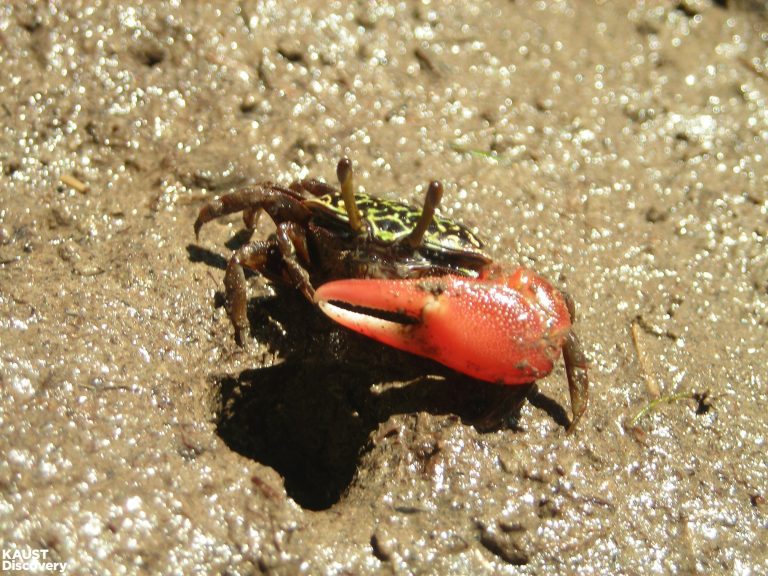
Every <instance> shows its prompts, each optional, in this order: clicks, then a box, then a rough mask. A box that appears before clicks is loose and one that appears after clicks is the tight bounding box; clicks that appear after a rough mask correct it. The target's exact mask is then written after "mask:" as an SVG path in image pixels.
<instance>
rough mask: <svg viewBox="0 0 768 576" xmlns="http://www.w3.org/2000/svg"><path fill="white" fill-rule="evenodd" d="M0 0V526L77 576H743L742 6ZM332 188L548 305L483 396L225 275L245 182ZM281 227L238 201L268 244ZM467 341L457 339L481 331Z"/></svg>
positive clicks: (751, 23) (758, 294) (745, 243)
mask: <svg viewBox="0 0 768 576" xmlns="http://www.w3.org/2000/svg"><path fill="white" fill-rule="evenodd" d="M179 4H180V3H179V2H150V1H148V2H143V3H142V2H137V3H127V2H98V1H97V2H68V1H67V2H65V1H63V0H62V1H60V2H51V3H50V4H49V3H43V2H38V3H34V2H11V3H8V2H5V3H3V4H2V6H0V69H1V70H2V73H1V74H0V106H1V107H2V108H1V109H0V117H2V139H1V140H0V168H1V169H2V171H1V172H0V185H1V187H0V199H1V200H2V206H0V338H2V351H1V355H0V362H1V363H2V364H1V366H0V378H1V379H2V380H1V382H2V384H1V388H0V391H1V392H0V394H1V398H2V400H1V403H0V434H1V435H0V454H2V458H1V459H0V543H1V545H2V549H3V551H11V552H13V551H22V552H28V551H30V550H38V549H43V550H47V551H48V559H50V560H52V561H61V562H66V563H67V571H68V572H69V573H73V574H83V573H91V574H102V573H134V574H142V573H153V574H154V573H187V574H188V573H191V572H193V571H194V570H197V571H198V573H229V574H249V573H253V572H264V573H276V574H296V573H307V574H349V573H358V574H368V573H395V574H415V573H426V574H448V573H452V574H499V573H502V574H544V573H548V574H576V573H578V574H612V573H622V574H651V573H653V574H658V573H670V574H744V575H746V574H766V573H768V551H767V550H766V547H767V546H768V544H767V543H768V518H767V514H768V504H766V498H768V457H767V456H766V446H765V444H766V438H767V436H768V425H767V420H766V410H768V370H766V368H765V367H766V365H768V352H767V351H766V347H765V342H766V336H767V335H768V249H767V247H766V235H767V234H768V196H767V195H766V188H767V185H768V169H767V166H768V163H767V162H766V154H767V153H768V151H767V150H766V142H767V141H768V108H767V102H768V101H767V100H766V99H767V98H768V32H767V31H768V25H766V19H765V17H764V12H763V11H762V9H761V3H760V2H740V3H739V2H730V1H729V2H722V1H721V2H712V1H707V0H699V1H695V0H690V1H679V2H674V1H666V2H665V1H649V2H637V3H636V4H635V3H631V2H618V1H617V2H592V1H584V2H582V1H581V0H579V1H578V2H577V1H575V0H574V1H570V2H562V1H560V2H558V1H554V0H542V1H535V2H534V1H528V0H517V1H514V2H505V1H501V0H494V1H488V2H464V1H457V2H432V3H430V2H429V1H423V2H402V3H395V2H392V3H390V2H385V1H382V2H358V3H355V4H354V5H351V7H348V6H347V4H345V3H330V4H328V3H326V2H320V1H318V2H293V3H289V2H271V1H264V2H235V1H229V2H218V3H216V7H211V6H204V5H203V3H197V2H187V3H184V5H183V6H180V5H179ZM344 155H347V156H349V157H350V158H352V159H353V161H354V163H355V169H356V173H357V182H358V184H359V185H360V186H361V187H362V188H364V189H365V190H366V191H367V192H370V193H374V194H378V195H381V196H383V197H385V198H388V199H402V200H405V201H409V202H413V203H420V201H421V199H422V197H423V194H424V191H425V187H426V183H427V182H428V181H429V180H430V179H432V178H439V179H441V180H442V181H443V182H444V184H445V189H446V192H445V198H444V201H443V212H444V213H445V214H447V215H450V216H453V217H455V218H457V219H460V220H461V221H463V222H464V223H466V224H467V225H469V226H472V227H473V228H475V229H476V231H477V232H478V233H479V234H480V235H482V236H483V237H484V238H485V239H486V241H487V250H488V252H489V253H490V254H491V255H492V256H493V257H494V258H495V259H496V260H497V261H498V262H501V263H503V264H504V265H506V266H508V267H510V268H512V267H514V266H516V265H517V264H519V263H522V264H524V265H526V266H529V267H531V268H534V269H535V270H537V271H538V272H539V273H541V274H542V275H544V276H545V277H547V278H550V279H551V280H552V281H553V282H555V283H556V284H558V285H559V286H562V287H564V288H566V289H567V290H568V292H569V293H570V294H571V295H572V296H573V297H574V299H575V300H576V302H577V303H578V322H577V324H576V328H577V330H578V333H579V335H580V337H581V340H582V341H583V343H584V345H585V348H586V351H587V353H588V354H589V356H590V358H591V359H592V365H591V380H592V388H591V399H590V408H589V412H588V414H587V416H586V418H585V419H584V420H583V421H582V423H581V426H580V427H579V429H578V431H577V432H576V433H575V434H574V435H570V436H569V435H566V432H565V428H566V426H567V424H568V413H569V404H568V395H567V388H566V385H565V373H564V369H563V367H562V364H560V365H558V366H557V367H556V369H555V370H554V372H553V373H552V374H551V375H550V376H549V377H547V378H545V379H542V380H540V381H539V382H538V387H537V388H535V389H532V390H530V393H529V396H528V399H527V400H526V401H525V402H524V403H523V404H522V407H521V408H520V409H519V410H516V411H515V410H513V411H512V412H511V413H510V415H509V418H507V419H506V420H505V422H504V425H503V426H501V427H496V428H491V429H490V430H488V429H486V427H484V426H482V425H480V423H482V422H484V415H487V414H488V413H489V412H491V411H493V408H494V407H495V406H497V405H499V404H500V403H502V402H506V401H508V400H509V397H508V396H509V390H508V389H504V388H501V387H494V386H492V385H488V384H482V383H478V382H474V381H471V380H469V379H468V378H463V377H461V376H458V375H456V374H453V373H451V372H450V371H448V370H446V369H443V368H442V367H440V366H439V365H437V364H433V363H431V362H428V361H426V360H421V359H418V358H415V357H412V356H409V355H406V354H401V353H399V352H396V351H394V350H389V349H383V348H382V347H381V346H379V345H377V344H375V343H372V342H370V341H368V340H365V339H363V338H362V337H359V336H357V335H353V334H350V333H348V332H346V331H345V330H344V329H342V328H340V327H338V326H335V325H333V324H332V323H331V322H330V321H328V320H326V319H325V317H324V316H322V315H321V314H320V313H319V312H318V311H317V310H315V309H314V308H313V307H312V306H310V305H309V304H308V303H307V302H306V301H305V300H303V299H302V298H301V296H299V295H297V294H296V293H294V292H292V291H290V290H285V289H279V288H278V289H275V288H274V287H272V286H271V285H270V284H269V283H268V282H266V281H264V280H263V279H261V278H259V277H257V276H255V275H252V276H251V277H250V278H249V280H248V282H249V289H250V296H251V300H250V304H249V317H250V320H251V322H252V324H253V328H252V336H253V338H254V340H255V342H256V343H255V344H254V345H253V346H252V347H251V349H250V350H249V351H248V352H243V351H241V350H240V349H239V348H238V347H237V346H236V345H235V344H234V342H233V337H232V328H231V325H230V323H229V321H228V319H227V316H226V311H225V309H224V307H223V306H222V303H223V286H222V279H223V275H224V267H225V265H226V261H227V258H228V257H229V254H230V252H231V250H232V249H233V248H235V247H237V246H238V245H239V244H240V243H242V241H243V236H242V234H240V235H238V231H239V230H240V229H241V225H242V223H241V220H240V219H238V218H237V217H228V218H225V219H223V220H222V221H217V222H215V223H211V224H209V225H208V226H206V227H205V228H204V229H203V231H202V234H201V237H200V240H199V241H196V240H195V236H194V233H193V229H192V225H193V222H194V220H195V217H196V215H197V212H198V210H199V209H200V207H201V206H202V205H203V203H205V202H206V201H207V200H209V199H211V198H213V197H214V196H216V195H217V194H221V193H224V192H227V191H229V190H230V189H233V188H237V187H239V186H243V185H245V184H247V183H249V182H256V181H261V180H264V179H271V180H274V181H276V182H279V183H283V184H287V183H289V182H290V181H292V180H293V179H297V178H304V177H307V176H315V177H320V178H324V179H326V180H328V181H331V182H333V180H334V178H335V164H336V162H337V160H338V159H339V158H340V157H342V156H344ZM271 230H272V228H271V227H270V223H269V222H268V218H262V219H261V221H260V223H259V228H258V230H257V237H265V236H267V235H268V234H269V233H270V232H271ZM481 328H482V327H481V326H478V330H480V329H481Z"/></svg>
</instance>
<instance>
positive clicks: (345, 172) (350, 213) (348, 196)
mask: <svg viewBox="0 0 768 576" xmlns="http://www.w3.org/2000/svg"><path fill="white" fill-rule="evenodd" d="M336 176H337V177H338V178H339V185H340V186H341V197H342V199H343V200H344V208H345V209H346V211H347V217H348V218H349V226H350V228H352V230H353V231H354V232H355V234H361V233H362V232H363V229H364V228H363V220H362V218H360V210H358V208H357V202H356V201H355V187H354V180H353V178H352V161H351V160H350V159H349V158H342V159H341V160H339V164H338V166H336Z"/></svg>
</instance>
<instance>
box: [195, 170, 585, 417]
mask: <svg viewBox="0 0 768 576" xmlns="http://www.w3.org/2000/svg"><path fill="white" fill-rule="evenodd" d="M336 175H337V178H338V181H339V189H337V188H335V187H333V186H331V185H329V184H326V183H324V182H322V181H319V180H315V179H308V180H301V181H297V182H294V183H293V184H291V185H290V186H288V187H284V186H280V185H277V184H273V183H271V182H263V183H260V184H256V185H253V186H251V187H248V188H245V189H242V190H239V191H236V192H232V193H229V194H225V195H223V196H220V197H218V198H216V199H214V200H213V201H212V202H210V203H208V204H206V205H204V206H203V207H202V208H201V210H200V212H199V214H198V217H197V220H196V221H195V225H194V229H195V236H196V237H198V238H199V234H200V229H201V228H202V227H203V226H204V225H205V224H206V223H207V222H209V221H211V220H214V219H216V218H220V217H222V216H225V215H227V214H233V213H237V212H241V213H242V215H243V221H244V223H245V227H246V228H247V229H248V231H249V233H251V234H252V232H253V230H254V228H255V226H256V222H257V219H258V217H259V214H260V213H261V212H262V211H263V212H266V213H267V214H268V215H269V217H270V218H271V219H272V220H273V222H274V224H275V226H276V231H275V233H274V234H272V235H270V236H269V237H268V238H267V239H265V240H253V241H249V242H247V243H246V244H244V245H243V246H242V247H240V248H239V249H237V250H236V251H235V252H234V253H233V254H232V256H231V257H230V259H229V262H228V264H227V269H226V273H225V276H224V286H225V293H226V308H227V313H228V315H229V318H230V320H231V322H232V325H233V327H234V332H235V341H236V342H237V344H238V345H240V346H246V345H247V343H248V337H249V323H248V318H247V314H246V312H247V290H246V287H247V284H246V278H245V272H244V270H245V269H246V268H248V269H250V270H253V271H255V272H258V273H260V274H262V275H264V276H265V277H266V278H267V279H269V280H271V281H273V282H277V283H281V284H284V285H287V286H290V287H293V288H295V289H296V290H299V291H300V292H301V293H302V294H303V295H304V296H305V297H306V298H307V300H309V301H310V302H312V303H314V304H317V305H318V306H319V308H320V309H321V310H322V311H323V312H324V313H325V314H326V315H327V316H329V317H330V318H331V319H333V320H334V321H336V322H338V323H339V324H341V325H343V326H346V327H347V328H350V329H352V330H354V331H357V332H359V333H361V334H364V335H366V336H368V337H371V338H373V339H375V340H378V341H379V342H382V343H384V344H386V345H389V346H392V347H395V348H398V349H401V350H405V351H407V352H411V353H414V354H418V355H421V356H425V357H428V358H431V359H433V360H436V361H437V362H440V363H442V364H444V365H445V366H447V367H449V368H451V369H453V370H456V371H458V372H461V373H463V374H466V375H468V376H470V377H473V378H476V379H479V380H484V381H487V382H492V383H496V384H506V385H518V384H529V383H533V382H534V381H536V380H538V379H540V378H543V377H544V376H546V375H548V374H549V373H550V372H551V371H552V369H553V366H554V364H555V362H556V361H557V360H558V358H559V356H560V353H561V350H562V355H563V358H564V363H565V371H566V376H567V379H568V388H569V393H570V399H571V412H572V418H571V423H570V425H569V427H568V430H569V432H571V431H573V430H574V429H575V428H576V424H577V423H578V421H579V420H580V419H581V417H582V416H583V415H584V413H585V412H586V409H587V399H588V388H589V380H588V376H587V367H588V361H587V359H586V356H585V354H584V352H583V351H582V347H581V345H580V343H579V340H578V338H577V337H576V334H575V333H574V331H573V328H572V325H573V322H574V321H575V308H574V305H573V302H572V301H571V299H570V298H569V297H568V296H566V295H564V294H563V293H562V292H560V291H559V290H557V289H555V288H554V287H553V286H552V285H551V284H550V283H548V282H547V281H546V280H544V279H543V278H541V277H540V276H537V275H536V274H535V273H534V272H532V271H530V270H528V269H525V268H517V269H515V270H513V271H512V272H510V273H507V272H505V271H504V270H503V269H502V267H501V266H500V265H498V264H496V263H495V262H493V260H492V259H491V258H490V257H489V256H488V255H487V254H486V253H485V252H484V251H483V243H482V241H481V240H480V239H479V238H478V237H477V236H476V235H475V234H474V233H473V232H472V231H471V230H470V229H469V228H467V227H466V226H464V225H462V224H460V223H458V222H455V221H453V220H450V219H448V218H445V217H443V216H441V215H440V214H439V212H438V211H437V207H438V205H439V203H440V200H441V198H442V195H443V187H442V185H441V183H440V182H438V181H432V182H431V183H430V184H429V185H428V187H427V192H426V197H425V200H424V204H423V206H422V207H421V209H417V208H414V207H411V206H408V205H406V204H402V203H399V202H392V201H387V200H383V199H380V198H377V197H375V196H371V195H368V194H363V193H360V192H356V191H355V186H354V183H353V170H352V162H351V161H350V160H349V159H348V158H342V159H341V160H340V161H339V163H338V166H337V169H336ZM316 287H317V288H316Z"/></svg>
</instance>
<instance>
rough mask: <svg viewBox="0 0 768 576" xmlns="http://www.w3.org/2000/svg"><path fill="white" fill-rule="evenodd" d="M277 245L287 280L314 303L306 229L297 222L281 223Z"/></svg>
mask: <svg viewBox="0 0 768 576" xmlns="http://www.w3.org/2000/svg"><path fill="white" fill-rule="evenodd" d="M277 245H278V246H279V247H280V255H281V256H282V258H283V261H284V263H285V267H284V273H285V275H286V276H287V278H286V280H288V283H289V284H291V285H292V286H293V287H294V288H296V289H297V290H301V293H302V294H304V296H305V297H306V299H307V300H309V301H310V302H312V301H313V299H314V297H315V289H314V287H313V286H312V283H311V282H310V279H309V272H307V268H306V266H308V265H309V247H308V246H307V236H306V234H305V233H304V229H303V228H302V227H301V226H299V225H298V224H296V223H295V222H281V223H280V225H279V226H278V227H277ZM302 262H303V265H302Z"/></svg>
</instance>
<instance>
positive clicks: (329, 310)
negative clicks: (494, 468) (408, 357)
mask: <svg viewBox="0 0 768 576" xmlns="http://www.w3.org/2000/svg"><path fill="white" fill-rule="evenodd" d="M315 301H316V302H317V303H318V304H319V306H320V308H321V309H322V310H323V312H325V314H327V315H328V316H329V317H330V318H332V319H333V320H335V321H336V322H338V323H339V324H342V325H344V326H346V327H347V328H350V329H352V330H354V331H356V332H359V333H361V334H364V335H366V336H369V337H371V338H373V339H375V340H378V341H379V342H382V343H384V344H387V345H389V346H392V347H394V348H399V349H401V350H405V351H408V352H412V353H414V354H419V355H421V356H426V357H427V358H432V359H433V360H436V361H438V362H440V363H441V364H444V365H446V366H448V367H450V368H452V369H454V370H457V371H459V372H462V373H464V374H467V375H469V376H472V377H474V378H478V379H480V380H485V381H488V382H496V383H502V384H524V383H528V382H533V381H534V380H536V379H538V378H541V377H543V376H546V375H547V374H549V372H550V371H551V370H552V366H553V364H554V362H555V361H556V360H557V359H558V357H559V356H560V353H561V352H560V351H561V349H562V347H563V345H564V344H565V343H566V340H567V339H568V337H569V332H570V329H571V316H570V314H569V312H568V306H567V305H566V302H565V299H564V297H563V296H562V294H561V293H560V292H558V291H557V290H556V289H554V288H553V287H552V286H551V285H550V284H549V283H547V282H546V281H545V280H543V279H542V278H540V277H539V276H537V275H536V274H534V273H533V272H531V271H530V270H526V269H524V268H518V269H517V270H516V271H515V272H513V273H512V274H511V275H509V276H504V277H494V278H490V279H484V278H483V279H471V278H464V277H458V276H441V277H434V278H432V277H430V278H418V279H406V280H372V279H352V280H339V281H334V282H329V283H328V284H324V285H323V286H321V287H320V288H319V289H318V290H317V292H316V293H315ZM566 360H567V359H566Z"/></svg>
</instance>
